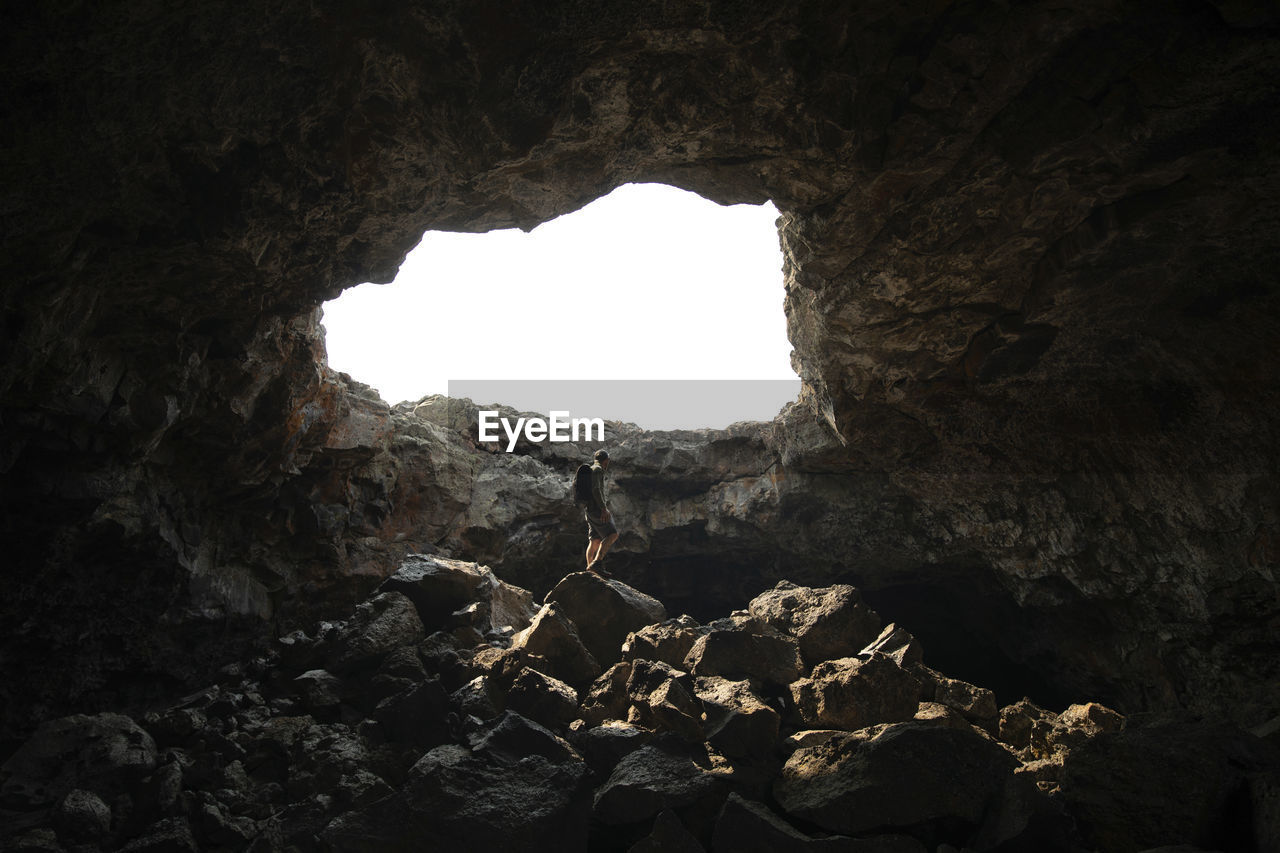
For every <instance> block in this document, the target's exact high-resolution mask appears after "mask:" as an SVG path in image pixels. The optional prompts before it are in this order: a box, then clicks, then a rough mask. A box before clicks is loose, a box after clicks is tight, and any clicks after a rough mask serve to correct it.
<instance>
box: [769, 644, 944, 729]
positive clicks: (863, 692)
mask: <svg viewBox="0 0 1280 853" xmlns="http://www.w3.org/2000/svg"><path fill="white" fill-rule="evenodd" d="M919 695H920V682H919V681H917V680H916V678H915V676H913V675H912V674H911V673H909V672H907V671H906V670H904V669H903V668H902V667H900V666H899V665H898V664H897V663H896V662H894V661H893V660H892V659H891V658H889V657H887V656H885V655H883V654H880V653H879V652H875V653H872V655H871V656H870V657H869V658H867V659H866V660H861V659H859V658H841V659H839V660H833V661H824V662H823V663H820V664H818V665H817V666H815V667H814V668H813V673H812V674H811V675H810V676H809V677H808V678H801V679H798V680H797V681H795V682H793V683H792V684H791V698H792V700H793V701H794V702H795V707H796V709H797V711H798V712H799V714H800V718H801V719H802V720H803V721H804V724H805V725H806V726H807V727H809V728H815V729H817V728H823V729H845V730H847V731H855V730H857V729H861V728H866V727H867V726H871V725H875V724H876V723H896V722H900V721H902V720H909V719H911V718H912V717H913V716H914V715H915V713H916V709H917V707H918V706H919Z"/></svg>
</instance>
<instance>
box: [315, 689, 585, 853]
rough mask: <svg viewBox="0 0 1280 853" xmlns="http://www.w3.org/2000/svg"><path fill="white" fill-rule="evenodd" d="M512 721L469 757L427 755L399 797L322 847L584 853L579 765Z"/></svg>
mask: <svg viewBox="0 0 1280 853" xmlns="http://www.w3.org/2000/svg"><path fill="white" fill-rule="evenodd" d="M516 716H517V715H512V714H510V713H508V714H507V715H504V717H503V718H502V720H501V721H500V722H499V723H498V724H496V725H495V726H494V729H493V730H492V731H491V732H490V733H489V735H486V736H482V737H480V738H479V739H478V740H477V742H476V745H475V747H474V749H468V748H467V747H465V746H461V745H458V744H445V745H442V746H437V747H436V748H434V749H432V750H431V751H429V752H428V753H427V754H426V755H424V756H423V757H422V758H421V759H419V760H418V761H417V763H415V764H414V765H413V767H412V768H411V769H410V771H409V775H408V779H407V780H406V781H405V783H404V785H403V786H402V787H401V788H400V790H398V791H396V792H395V793H394V794H392V795H390V796H388V797H384V798H383V799H381V800H379V801H377V802H374V803H371V804H369V805H367V806H365V807H362V808H360V809H357V810H354V811H351V812H348V813H346V814H343V815H341V816H339V817H338V818H336V819H335V820H333V821H332V822H331V823H329V825H328V826H327V827H325V828H324V830H323V831H322V832H321V834H320V838H321V841H322V843H323V844H325V845H327V846H328V848H329V849H334V850H343V851H352V853H384V851H387V850H406V851H407V850H421V849H424V847H429V848H430V849H439V850H485V849H495V850H503V851H511V853H561V851H564V850H583V849H586V844H587V824H588V818H589V810H588V802H589V801H588V799H587V791H586V790H585V788H584V780H585V778H586V775H587V770H586V765H585V763H584V762H583V761H582V759H581V758H580V757H579V756H578V755H577V754H576V753H574V752H573V750H572V749H570V748H569V746H568V744H566V743H564V741H562V740H560V739H558V738H556V737H555V736H554V735H552V734H551V733H550V732H547V731H546V730H545V729H542V728H541V727H540V726H536V724H534V723H531V722H529V721H527V720H525V721H517V720H515V717H516ZM499 729H502V731H501V732H499V731H498V730H499ZM539 730H540V731H539Z"/></svg>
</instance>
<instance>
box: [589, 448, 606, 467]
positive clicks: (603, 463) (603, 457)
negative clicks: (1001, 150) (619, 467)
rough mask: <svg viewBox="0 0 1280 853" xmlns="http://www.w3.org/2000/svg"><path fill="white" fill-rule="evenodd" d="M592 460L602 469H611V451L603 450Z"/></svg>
mask: <svg viewBox="0 0 1280 853" xmlns="http://www.w3.org/2000/svg"><path fill="white" fill-rule="evenodd" d="M591 458H592V459H594V460H595V461H597V462H599V463H600V467H601V468H608V467H609V451H607V450H603V449H601V450H597V451H596V452H595V455H593V456H592V457H591Z"/></svg>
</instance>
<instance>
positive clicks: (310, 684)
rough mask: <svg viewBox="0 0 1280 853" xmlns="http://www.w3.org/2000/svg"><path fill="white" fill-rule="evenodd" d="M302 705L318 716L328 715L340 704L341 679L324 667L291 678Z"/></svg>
mask: <svg viewBox="0 0 1280 853" xmlns="http://www.w3.org/2000/svg"><path fill="white" fill-rule="evenodd" d="M293 687H294V690H295V691H296V692H297V696H298V701H299V702H300V703H301V704H302V707H303V708H305V709H306V710H308V711H310V712H311V713H313V714H316V715H318V716H330V715H331V713H332V712H334V710H335V709H336V708H337V707H338V705H340V704H342V690H343V683H342V679H340V678H338V677H337V676H336V675H334V674H333V673H331V672H329V671H328V670H324V669H311V670H307V671H306V672H304V673H302V675H299V676H298V677H297V678H295V679H294V680H293Z"/></svg>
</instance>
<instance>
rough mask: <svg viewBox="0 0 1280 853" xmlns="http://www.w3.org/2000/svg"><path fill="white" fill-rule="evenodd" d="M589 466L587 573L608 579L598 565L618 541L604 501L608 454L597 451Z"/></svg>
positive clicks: (616, 530)
mask: <svg viewBox="0 0 1280 853" xmlns="http://www.w3.org/2000/svg"><path fill="white" fill-rule="evenodd" d="M592 458H593V460H594V461H593V462H592V464H591V500H589V501H587V571H589V572H595V573H596V574H598V575H600V576H601V577H606V578H607V577H609V575H608V573H607V572H605V571H604V569H603V567H602V566H601V565H600V563H601V562H602V561H603V560H604V555H605V554H607V553H609V548H610V547H611V546H612V545H613V543H614V542H616V541H618V528H617V527H615V526H614V524H613V513H611V512H609V506H608V504H606V503H605V500H604V472H605V471H608V470H609V453H608V451H606V450H597V451H596V452H595V455H594V456H593V457H592Z"/></svg>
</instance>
